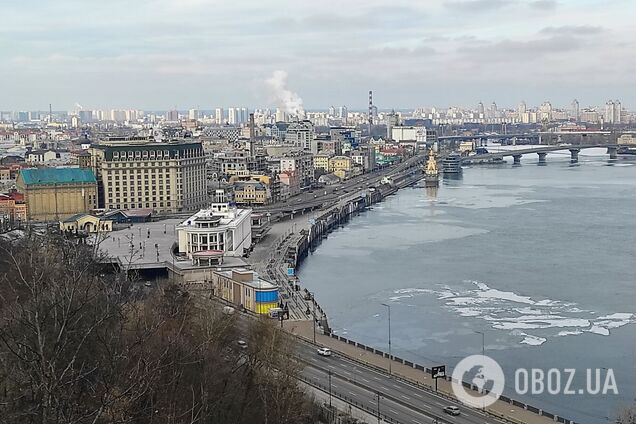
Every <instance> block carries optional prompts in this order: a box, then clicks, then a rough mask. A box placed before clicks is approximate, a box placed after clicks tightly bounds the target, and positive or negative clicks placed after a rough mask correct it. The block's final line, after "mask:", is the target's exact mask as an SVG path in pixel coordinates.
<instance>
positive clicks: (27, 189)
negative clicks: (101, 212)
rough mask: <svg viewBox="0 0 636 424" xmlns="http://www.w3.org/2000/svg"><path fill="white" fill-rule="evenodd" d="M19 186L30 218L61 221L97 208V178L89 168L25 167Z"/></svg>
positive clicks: (19, 177) (17, 183)
mask: <svg viewBox="0 0 636 424" xmlns="http://www.w3.org/2000/svg"><path fill="white" fill-rule="evenodd" d="M16 187H17V188H18V191H19V192H20V193H22V194H24V201H25V203H26V205H27V219H29V220H33V221H52V220H56V221H59V220H62V219H65V218H68V217H70V216H72V215H75V214H79V213H87V212H90V211H91V210H93V209H95V208H97V181H96V179H95V175H94V174H93V171H91V170H90V169H80V168H41V169H23V170H22V171H20V174H19V175H18V179H17V181H16Z"/></svg>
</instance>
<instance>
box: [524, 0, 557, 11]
mask: <svg viewBox="0 0 636 424" xmlns="http://www.w3.org/2000/svg"><path fill="white" fill-rule="evenodd" d="M529 5H530V7H531V8H533V9H539V10H554V9H556V8H557V6H558V5H559V2H557V1H556V0H536V1H532V2H530V3H529Z"/></svg>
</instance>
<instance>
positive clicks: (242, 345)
mask: <svg viewBox="0 0 636 424" xmlns="http://www.w3.org/2000/svg"><path fill="white" fill-rule="evenodd" d="M236 343H237V344H238V346H239V347H240V348H241V349H247V342H246V341H245V340H238V341H237V342H236Z"/></svg>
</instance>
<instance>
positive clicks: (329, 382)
mask: <svg viewBox="0 0 636 424" xmlns="http://www.w3.org/2000/svg"><path fill="white" fill-rule="evenodd" d="M329 415H331V370H330V371H329Z"/></svg>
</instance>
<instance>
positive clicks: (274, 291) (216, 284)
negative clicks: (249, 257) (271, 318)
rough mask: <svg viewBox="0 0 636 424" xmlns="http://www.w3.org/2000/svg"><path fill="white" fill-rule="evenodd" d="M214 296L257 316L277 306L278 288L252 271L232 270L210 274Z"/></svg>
mask: <svg viewBox="0 0 636 424" xmlns="http://www.w3.org/2000/svg"><path fill="white" fill-rule="evenodd" d="M211 278H212V290H213V292H214V295H215V296H217V297H220V298H222V299H225V300H227V301H228V302H232V303H233V304H234V305H236V306H238V307H243V308H245V309H247V310H248V311H252V312H255V313H257V314H267V313H269V310H270V309H273V308H277V307H278V306H279V296H278V288H277V287H276V286H275V285H274V284H272V283H270V282H269V281H267V280H264V279H262V278H261V277H259V276H258V274H256V273H255V272H254V271H250V270H246V269H232V270H230V271H215V272H213V273H212V277H211Z"/></svg>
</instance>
